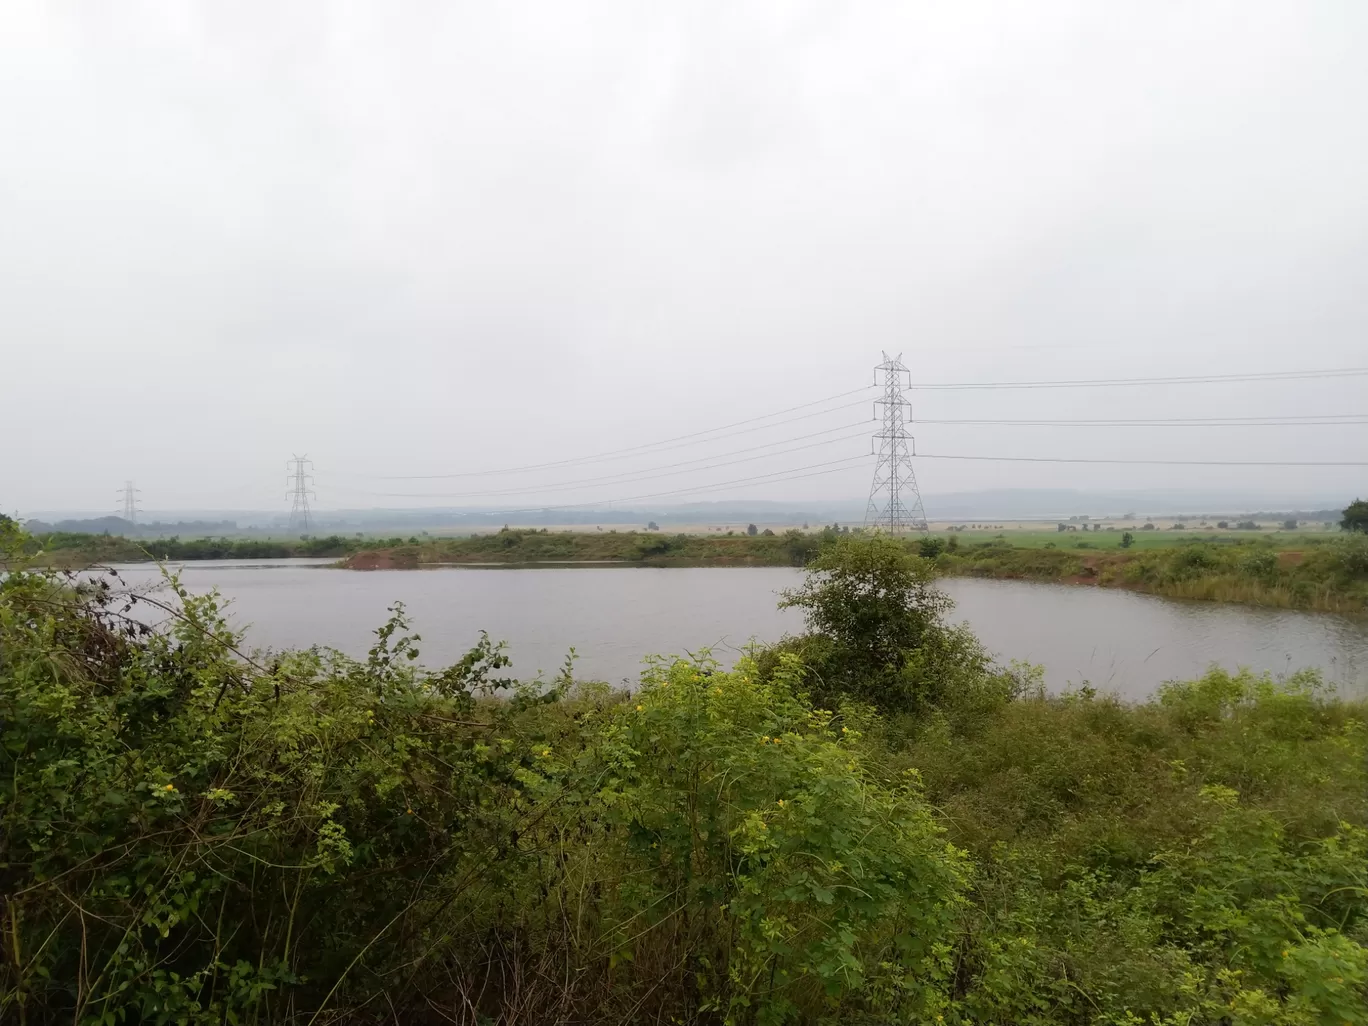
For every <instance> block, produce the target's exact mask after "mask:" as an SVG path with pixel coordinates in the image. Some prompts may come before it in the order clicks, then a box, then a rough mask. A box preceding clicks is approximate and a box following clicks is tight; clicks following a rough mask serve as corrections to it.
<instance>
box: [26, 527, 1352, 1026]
mask: <svg viewBox="0 0 1368 1026" xmlns="http://www.w3.org/2000/svg"><path fill="white" fill-rule="evenodd" d="M31 541H32V540H31V539H28V538H26V537H25V536H24V535H23V534H22V532H21V531H19V529H18V527H17V526H16V525H14V524H13V523H0V549H2V550H3V551H4V552H5V554H6V556H7V559H8V565H9V568H10V569H9V571H8V572H7V573H6V574H5V575H4V576H3V577H0V893H3V895H4V898H5V900H4V905H3V921H2V922H0V927H3V929H0V1021H4V1022H7V1023H10V1022H13V1023H22V1024H25V1026H47V1024H55V1023H77V1024H91V1026H93V1024H105V1023H186V1024H195V1026H200V1024H204V1026H208V1024H211V1023H212V1024H221V1023H256V1024H262V1026H293V1024H306V1023H330V1024H337V1026H350V1024H358V1026H359V1024H371V1023H374V1024H381V1023H405V1024H409V1023H417V1024H437V1023H470V1024H477V1023H595V1024H597V1023H604V1024H607V1023H615V1024H616V1023H637V1022H661V1023H666V1022H672V1023H700V1024H714V1023H715V1024H719V1026H721V1024H757V1026H759V1024H766V1026H771V1024H773V1026H777V1024H782V1023H812V1024H817V1023H907V1024H926V1026H931V1024H935V1026H941V1024H954V1026H990V1024H992V1026H997V1024H1028V1023H1029V1024H1033V1026H1103V1024H1106V1026H1141V1024H1145V1026H1178V1024H1182V1026H1197V1024H1216V1023H1222V1024H1231V1026H1256V1024H1259V1026H1312V1024H1314V1026H1346V1024H1347V1026H1364V1024H1365V1023H1368V773H1366V771H1368V704H1365V702H1364V701H1362V700H1360V699H1353V698H1350V697H1345V696H1338V695H1336V694H1334V693H1332V692H1330V691H1328V690H1327V689H1326V688H1325V687H1324V686H1323V685H1322V684H1321V682H1320V681H1319V679H1318V678H1317V677H1315V676H1314V675H1313V674H1308V673H1299V674H1293V675H1291V676H1289V677H1287V678H1285V679H1273V678H1270V677H1256V676H1252V675H1250V674H1248V673H1235V672H1225V671H1221V670H1212V671H1211V672H1210V673H1209V674H1208V675H1207V676H1205V677H1203V678H1202V679H1200V680H1196V681H1190V682H1182V683H1172V684H1169V685H1166V686H1165V687H1163V688H1162V689H1161V690H1160V692H1159V693H1158V695H1157V697H1156V698H1155V699H1153V700H1152V701H1150V702H1148V703H1145V704H1142V705H1129V704H1125V703H1122V702H1120V701H1118V700H1116V699H1113V698H1108V697H1104V696H1100V695H1098V694H1096V693H1094V692H1093V691H1092V690H1091V689H1088V688H1086V687H1085V688H1082V689H1080V690H1077V691H1074V692H1071V693H1067V694H1062V695H1047V694H1045V693H1044V691H1043V690H1042V688H1041V687H1040V685H1039V682H1038V677H1037V676H1036V675H1035V674H1034V673H1033V672H1032V671H1031V670H1030V669H1029V668H1025V667H1012V668H1005V667H1002V666H1000V665H998V664H996V663H995V662H994V661H993V660H992V659H991V658H990V657H989V656H988V655H987V654H986V653H985V652H984V650H983V649H982V648H981V647H980V646H979V644H978V642H977V640H976V639H975V638H974V637H973V635H972V634H970V633H969V632H968V631H967V630H966V629H965V628H963V627H956V626H952V625H951V623H950V621H949V620H948V619H947V612H948V600H947V599H946V597H945V596H944V595H943V593H941V592H940V591H939V590H937V589H936V588H935V586H934V580H935V569H934V567H933V565H932V562H931V560H929V559H926V558H923V557H920V556H918V555H915V554H913V553H912V552H909V550H908V548H907V547H906V546H905V545H903V544H902V543H900V542H897V541H894V540H891V539H888V538H884V537H879V536H863V537H862V536H848V535H847V536H841V537H838V538H835V539H832V540H830V541H829V542H828V543H827V544H824V545H822V546H821V547H820V548H819V549H818V550H817V552H816V553H815V555H814V557H813V560H812V563H811V566H810V569H809V572H808V575H807V577H806V581H805V583H803V584H802V585H801V586H800V587H798V588H797V589H795V590H794V591H793V592H791V593H790V594H789V595H788V596H787V597H786V599H785V602H786V603H787V604H789V605H791V606H793V607H796V608H798V609H800V610H802V611H803V612H804V614H805V615H806V630H805V632H804V633H803V634H802V635H801V636H798V637H793V638H789V639H786V640H785V641H783V642H780V643H779V644H776V645H774V646H771V647H767V648H759V649H756V650H755V651H753V652H752V653H751V654H750V655H749V656H747V657H746V658H743V659H742V660H741V661H740V662H739V663H737V664H736V665H735V666H731V667H727V666H723V665H720V664H718V663H717V662H715V661H713V660H711V659H709V658H707V657H706V656H701V657H698V658H694V659H689V660H677V659H676V660H670V659H662V660H660V661H658V662H656V663H655V664H654V665H653V666H651V667H650V668H649V669H648V670H647V671H646V672H645V673H644V674H643V676H642V678H641V680H640V682H639V685H638V686H637V687H636V688H635V689H634V690H632V691H631V692H627V691H622V690H612V689H609V688H608V687H607V686H605V685H601V684H594V683H592V682H586V681H581V680H577V679H576V678H575V674H574V667H573V662H567V666H566V670H565V672H564V673H563V674H562V675H561V676H560V677H558V678H557V679H555V680H551V681H532V682H528V681H521V682H520V681H514V680H509V679H506V666H507V660H506V657H505V656H504V653H503V650H502V648H501V646H500V645H498V644H496V643H493V642H491V641H490V640H489V639H488V638H487V637H484V636H482V635H480V634H478V633H477V632H476V628H477V626H478V625H476V624H470V625H468V629H469V630H470V632H471V637H472V641H473V642H474V645H473V647H472V649H471V651H470V653H469V654H468V655H467V656H466V657H465V658H464V659H462V660H461V661H460V662H458V663H457V664H455V665H453V666H449V667H445V668H431V669H429V668H425V667H424V666H423V664H422V660H421V659H420V658H419V657H418V648H417V639H416V638H414V637H413V636H412V635H411V634H410V632H409V630H408V625H407V622H406V620H405V617H404V612H403V609H402V607H397V606H396V607H395V608H394V610H393V615H392V618H391V619H390V620H389V622H388V623H386V624H384V625H382V626H381V627H380V628H379V629H378V630H377V632H376V635H375V643H374V646H373V647H372V648H371V650H370V653H369V655H368V657H367V658H365V659H364V660H360V661H357V660H353V659H349V658H347V657H345V656H342V655H340V654H337V653H334V652H330V651H326V650H320V649H310V650H306V651H288V652H272V653H247V652H244V651H243V649H242V642H241V639H240V638H239V637H238V636H237V635H235V634H234V633H233V631H232V630H231V629H230V627H229V625H228V624H227V623H226V622H225V621H224V620H223V618H222V616H221V615H220V610H219V606H218V603H217V601H216V599H215V598H214V597H213V596H193V595H191V594H189V593H187V592H186V591H184V590H183V589H181V588H180V587H179V586H178V585H177V584H176V583H175V580H174V578H171V580H170V584H171V589H170V594H169V596H168V598H167V599H165V600H163V599H161V598H156V597H149V596H146V595H139V594H135V593H130V592H129V591H127V590H126V589H124V588H123V587H122V586H121V583H120V581H119V579H118V577H117V575H113V574H108V573H106V574H103V575H101V576H99V577H98V578H96V579H95V581H94V583H92V582H91V580H90V578H89V577H88V576H85V577H82V576H76V575H68V574H63V573H61V572H59V571H56V570H53V569H42V568H38V567H35V566H33V565H32V564H31V562H30V561H29V559H28V557H26V556H25V555H24V553H25V551H26V550H28V549H31V548H32V545H31ZM519 544H522V543H519ZM149 602H150V603H155V605H154V606H153V608H151V609H149V608H148V607H147V603H149ZM144 613H146V614H150V615H144ZM150 624H156V626H150Z"/></svg>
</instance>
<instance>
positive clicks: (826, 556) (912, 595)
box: [779, 535, 950, 668]
mask: <svg viewBox="0 0 1368 1026" xmlns="http://www.w3.org/2000/svg"><path fill="white" fill-rule="evenodd" d="M808 571H809V573H808V578H807V581H805V582H804V584H803V586H802V587H801V588H797V589H794V590H792V591H786V592H784V594H783V601H782V602H780V604H779V608H781V609H789V608H798V609H802V610H803V612H804V616H805V617H806V620H807V626H808V630H810V631H812V632H814V633H816V634H824V635H826V636H827V637H829V638H831V639H833V640H834V641H836V642H837V643H838V644H839V645H840V646H841V648H842V649H844V650H845V651H846V653H847V654H848V655H849V656H850V657H852V658H854V659H856V660H857V661H858V662H859V663H860V664H862V665H863V666H864V667H867V668H874V667H883V666H888V665H891V664H897V663H898V662H900V661H901V658H902V653H904V652H905V651H906V650H908V649H911V648H915V647H916V646H917V645H918V644H919V643H920V642H921V640H922V636H923V635H924V634H925V633H926V631H927V629H928V627H930V626H931V625H933V624H935V623H938V622H939V620H940V618H941V616H942V615H943V614H944V613H945V612H946V610H948V609H949V608H950V599H949V598H947V597H946V595H945V593H944V592H942V591H940V590H938V589H937V588H936V586H935V577H936V574H935V570H934V569H933V568H932V566H931V564H930V563H927V562H925V561H924V560H922V559H919V558H917V557H915V556H912V555H910V554H909V553H908V551H907V550H906V549H905V548H904V547H903V546H902V544H901V543H900V542H897V541H895V540H893V539H892V538H888V537H885V536H882V535H874V536H872V537H869V538H844V537H843V538H840V539H839V540H837V541H836V542H834V543H833V544H831V545H828V546H827V547H826V548H824V549H822V550H821V551H820V552H819V553H818V554H817V557H816V558H815V559H813V561H812V562H811V563H809V564H808Z"/></svg>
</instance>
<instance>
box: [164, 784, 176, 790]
mask: <svg viewBox="0 0 1368 1026" xmlns="http://www.w3.org/2000/svg"><path fill="white" fill-rule="evenodd" d="M166 789H167V790H168V791H174V790H175V789H176V785H175V784H167V785H166Z"/></svg>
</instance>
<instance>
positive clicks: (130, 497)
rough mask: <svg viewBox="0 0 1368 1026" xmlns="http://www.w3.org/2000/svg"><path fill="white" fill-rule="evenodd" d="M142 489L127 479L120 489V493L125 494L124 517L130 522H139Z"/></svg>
mask: <svg viewBox="0 0 1368 1026" xmlns="http://www.w3.org/2000/svg"><path fill="white" fill-rule="evenodd" d="M140 491H142V489H141V488H134V487H133V482H132V481H125V482H124V486H123V487H122V488H121V489H119V494H121V495H122V496H123V518H124V519H125V520H127V521H128V522H129V523H130V524H136V523H137V522H138V514H139V513H140V512H141V510H140V509H139V508H138V493H139V492H140Z"/></svg>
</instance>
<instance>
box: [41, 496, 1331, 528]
mask: <svg viewBox="0 0 1368 1026" xmlns="http://www.w3.org/2000/svg"><path fill="white" fill-rule="evenodd" d="M1350 498H1351V497H1350V496H1305V495H1302V496H1281V497H1279V496H1276V495H1271V494H1267V493H1264V494H1256V493H1240V492H1194V491H1162V490H1156V491H1134V492H1125V491H1095V492H1094V491H1082V490H1072V489H1053V488H1040V489H1031V488H1006V489H997V490H988V491H976V492H952V493H946V494H941V495H926V496H925V503H926V512H927V515H928V516H929V517H930V518H931V519H932V520H933V521H936V520H984V519H995V520H1045V521H1049V520H1056V519H1059V520H1062V519H1067V518H1068V517H1071V516H1084V515H1086V516H1090V517H1092V518H1094V519H1096V518H1101V517H1108V516H1113V517H1115V516H1122V515H1124V514H1135V515H1138V516H1193V515H1204V516H1239V515H1245V516H1257V515H1258V514H1261V513H1267V514H1273V513H1280V514H1281V513H1287V514H1292V513H1296V514H1298V515H1299V517H1301V518H1302V519H1308V520H1315V519H1338V514H1339V511H1340V510H1342V509H1343V508H1344V507H1345V506H1346V505H1347V504H1348V502H1349V501H1350ZM864 514H865V500H864V499H844V500H839V499H838V500H810V501H804V500H793V501H759V500H748V499H736V500H728V501H722V502H685V503H674V504H671V505H661V506H650V507H648V506H638V507H632V508H611V507H604V508H598V509H582V508H578V509H573V510H567V509H555V508H547V509H545V510H542V511H539V512H531V513H527V512H520V513H517V514H510V513H508V512H506V511H500V510H489V509H478V508H459V507H444V508H426V509H342V510H317V511H315V513H314V525H313V530H312V533H313V534H315V535H319V534H352V533H356V532H365V533H367V534H370V533H376V532H382V531H395V532H404V533H414V532H418V531H421V530H426V529H436V530H447V531H449V530H451V529H453V528H454V529H457V530H459V529H460V528H462V527H469V528H472V529H476V528H480V529H487V528H489V527H499V526H502V525H503V524H506V523H507V524H512V525H517V526H524V527H538V526H574V525H577V524H584V525H589V524H605V525H614V524H621V525H623V526H644V525H645V524H646V523H647V522H649V521H655V522H656V523H657V524H659V525H660V526H661V527H662V528H664V529H668V528H669V527H671V526H683V525H685V524H732V523H748V522H754V523H757V524H802V523H808V524H811V525H813V526H817V525H820V524H829V523H833V522H839V523H847V524H848V523H858V522H860V521H862V520H863V519H864ZM156 516H157V517H158V518H159V519H156V520H152V521H147V522H139V523H137V524H130V523H129V522H128V521H127V520H124V519H123V518H122V517H116V516H100V517H88V518H82V517H81V516H80V515H79V514H76V515H72V514H63V513H58V514H53V513H45V514H44V515H43V516H41V517H40V518H38V519H30V520H27V521H26V522H25V523H26V526H27V527H28V529H29V530H31V531H33V532H34V533H46V532H51V531H70V532H76V533H85V534H104V533H106V532H107V533H109V534H121V535H124V536H126V537H130V538H156V537H170V536H172V535H176V536H179V537H182V538H195V537H206V536H210V537H217V536H222V535H257V536H262V535H280V534H283V533H284V532H285V531H286V526H287V523H288V520H287V518H286V517H285V515H284V514H282V513H280V512H272V511H242V512H234V513H229V512H227V511H218V510H216V511H198V510H197V511H183V512H174V513H158V514H156ZM171 517H177V518H178V519H176V520H171V519H170V518H171ZM228 517H231V518H232V519H227V518H228Z"/></svg>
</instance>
